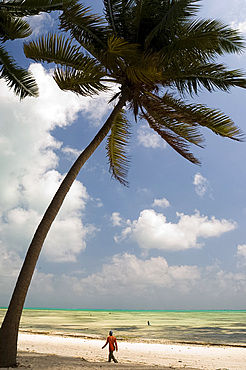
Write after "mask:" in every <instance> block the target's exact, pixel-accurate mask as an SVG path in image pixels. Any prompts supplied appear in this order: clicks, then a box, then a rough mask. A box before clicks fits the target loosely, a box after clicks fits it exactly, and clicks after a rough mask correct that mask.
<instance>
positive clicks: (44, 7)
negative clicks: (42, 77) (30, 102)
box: [0, 0, 64, 99]
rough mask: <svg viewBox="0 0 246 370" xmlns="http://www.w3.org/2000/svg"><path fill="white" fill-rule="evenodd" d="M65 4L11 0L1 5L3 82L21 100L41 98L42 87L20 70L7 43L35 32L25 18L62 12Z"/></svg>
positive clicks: (50, 0) (47, 0) (0, 65)
mask: <svg viewBox="0 0 246 370" xmlns="http://www.w3.org/2000/svg"><path fill="white" fill-rule="evenodd" d="M63 4H64V1H62V0H25V1H23V0H11V1H3V2H2V1H0V78H3V79H4V80H5V81H6V83H7V85H8V86H9V87H10V88H13V90H14V92H15V94H16V95H18V96H20V99H23V98H25V97H26V96H34V97H37V96H38V86H37V84H36V82H35V79H34V77H33V76H32V74H31V73H30V72H29V71H27V70H26V69H24V68H22V67H20V66H19V65H18V64H17V63H16V62H15V60H14V58H13V57H12V56H11V55H10V54H9V53H8V51H7V50H6V47H5V43H6V41H8V40H16V39H22V38H25V37H28V36H30V35H31V33H32V30H31V28H30V26H29V24H28V22H27V21H26V20H25V19H23V17H25V16H28V15H36V14H39V13H40V12H50V11H52V10H61V9H62V7H63Z"/></svg>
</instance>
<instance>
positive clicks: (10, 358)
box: [0, 94, 127, 367]
mask: <svg viewBox="0 0 246 370" xmlns="http://www.w3.org/2000/svg"><path fill="white" fill-rule="evenodd" d="M126 100H127V98H126V96H124V94H123V95H122V97H121V98H120V99H119V101H118V103H117V105H116V106H115V108H114V109H113V111H112V113H111V114H110V116H109V118H108V119H107V121H106V122H105V124H104V125H103V127H102V128H101V129H100V130H99V132H98V133H97V135H96V136H95V137H94V139H93V140H92V141H91V143H90V144H89V145H88V146H87V147H86V149H85V150H84V151H83V152H82V153H81V154H80V156H79V157H78V158H77V160H76V161H75V163H74V164H73V166H72V167H71V169H70V170H69V172H68V173H67V175H66V177H65V178H64V180H63V181H62V183H61V185H60V187H59V189H58V191H57V192H56V194H55V196H54V198H53V199H52V201H51V203H50V205H49V207H48V208H47V210H46V212H45V214H44V216H43V218H42V220H41V222H40V224H39V226H38V228H37V230H36V232H35V234H34V237H33V239H32V242H31V244H30V247H29V249H28V252H27V255H26V258H25V260H24V263H23V266H22V269H21V271H20V274H19V277H18V280H17V283H16V286H15V289H14V292H13V295H12V298H11V301H10V304H9V307H8V310H7V312H6V315H5V318H4V321H3V323H2V327H1V329H0V367H14V366H16V355H17V341H18V330H19V323H20V318H21V314H22V310H23V307H24V303H25V299H26V295H27V291H28V288H29V285H30V283H31V280H32V276H33V273H34V270H35V266H36V263H37V260H38V257H39V254H40V252H41V249H42V246H43V243H44V240H45V238H46V236H47V234H48V232H49V229H50V227H51V225H52V223H53V221H54V219H55V217H56V215H57V214H58V212H59V210H60V208H61V206H62V203H63V201H64V199H65V197H66V194H67V193H68V191H69V189H70V187H71V185H72V184H73V182H74V181H75V179H76V177H77V175H78V173H79V171H80V169H81V168H82V166H83V165H84V163H85V162H86V161H87V160H88V159H89V158H90V156H91V155H92V154H93V153H94V151H95V150H96V148H97V147H98V146H99V144H100V143H101V142H102V141H103V139H104V138H105V137H106V136H107V134H108V132H109V131H110V128H111V127H112V125H113V122H114V120H115V118H116V117H117V115H118V114H119V112H120V110H121V109H122V108H123V106H124V104H125V103H126Z"/></svg>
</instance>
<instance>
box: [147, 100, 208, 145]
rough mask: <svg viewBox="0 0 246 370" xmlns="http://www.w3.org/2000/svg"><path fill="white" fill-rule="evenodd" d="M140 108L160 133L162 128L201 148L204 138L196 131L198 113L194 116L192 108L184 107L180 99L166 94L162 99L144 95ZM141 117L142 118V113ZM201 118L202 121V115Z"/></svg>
mask: <svg viewBox="0 0 246 370" xmlns="http://www.w3.org/2000/svg"><path fill="white" fill-rule="evenodd" d="M142 106H143V107H144V108H145V110H146V112H147V114H148V116H149V117H152V118H153V119H154V121H155V122H156V126H157V127H159V130H160V131H161V130H162V129H163V128H164V130H168V131H169V132H170V131H172V132H173V133H174V134H175V135H176V136H178V137H180V138H183V139H184V140H186V141H187V142H190V143H192V144H195V145H197V146H200V147H202V142H203V141H204V138H203V135H202V134H201V133H200V131H199V129H198V122H197V120H198V117H199V112H197V114H196V115H195V114H194V111H193V109H192V108H194V107H193V106H189V105H186V104H185V103H184V102H182V101H181V100H180V99H175V98H174V97H172V96H171V95H169V94H167V93H166V94H165V95H164V96H163V97H162V98H160V97H158V96H156V95H154V94H148V95H147V94H146V96H143V97H142ZM195 107H196V106H195ZM194 110H195V108H194ZM142 116H143V117H144V113H143V115H142ZM201 118H203V119H204V114H202V113H201V114H200V119H201Z"/></svg>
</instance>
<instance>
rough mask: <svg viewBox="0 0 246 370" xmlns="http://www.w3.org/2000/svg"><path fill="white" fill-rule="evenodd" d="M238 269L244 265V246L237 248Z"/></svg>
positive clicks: (245, 245) (245, 248) (245, 249)
mask: <svg viewBox="0 0 246 370" xmlns="http://www.w3.org/2000/svg"><path fill="white" fill-rule="evenodd" d="M237 257H238V260H239V262H238V267H241V266H245V265H246V244H242V245H238V246H237Z"/></svg>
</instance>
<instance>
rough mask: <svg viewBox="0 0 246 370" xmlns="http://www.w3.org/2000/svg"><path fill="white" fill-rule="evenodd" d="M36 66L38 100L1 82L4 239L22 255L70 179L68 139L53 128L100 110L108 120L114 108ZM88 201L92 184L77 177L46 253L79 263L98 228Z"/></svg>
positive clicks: (1, 226)
mask: <svg viewBox="0 0 246 370" xmlns="http://www.w3.org/2000/svg"><path fill="white" fill-rule="evenodd" d="M30 69H31V71H32V72H33V74H34V75H35V77H36V80H37V83H38V85H39V91H40V96H39V97H38V98H37V99H34V98H26V99H24V100H23V101H21V102H20V101H19V98H18V97H16V96H15V95H14V94H13V92H11V91H9V89H8V88H7V87H6V84H5V83H4V81H0V87H1V88H0V111H1V121H0V143H1V144H2V145H0V165H1V177H0V188H1V192H0V216H1V217H0V230H1V241H2V245H3V247H6V248H8V251H11V250H13V251H15V252H16V253H20V254H21V255H23V253H24V252H25V251H26V250H27V247H28V245H29V242H30V241H31V237H32V235H33V233H34V231H35V228H36V227H37V225H38V223H39V221H40V220H41V217H42V215H43V212H44V211H45V209H46V207H47V206H48V204H49V203H50V201H51V199H52V197H53V196H54V194H55V192H56V190H57V189H58V187H59V185H60V183H61V181H62V179H63V177H64V175H62V174H60V173H59V172H58V171H57V169H56V168H57V166H58V163H59V158H58V156H57V155H56V153H55V151H57V150H62V149H63V148H62V143H61V142H58V141H57V140H56V139H55V138H54V137H53V136H52V131H53V130H54V129H55V128H56V127H65V126H68V125H71V124H72V123H73V121H74V120H75V119H76V118H77V116H78V114H79V113H80V112H82V113H83V114H89V112H90V111H91V110H93V111H95V110H96V111H97V116H98V117H97V118H98V119H102V117H103V116H104V114H105V112H106V111H107V109H108V106H107V104H106V101H105V100H104V103H105V104H104V107H102V105H101V106H100V109H98V104H97V99H94V100H93V101H92V100H91V99H90V98H80V97H78V96H76V95H75V94H73V93H70V92H66V93H65V92H63V91H61V90H60V89H59V88H58V87H57V85H56V83H55V82H54V80H53V78H52V76H51V74H50V72H47V71H45V69H44V68H43V67H42V66H41V65H39V64H33V65H31V67H30ZM100 99H101V100H102V99H103V98H102V97H100ZM95 107H96V109H95ZM65 151H67V149H66V148H65ZM69 151H70V153H71V152H74V150H72V149H69ZM88 200H89V196H88V194H87V190H86V188H85V187H84V186H83V185H82V184H81V183H80V182H79V181H75V183H74V184H73V186H72V187H71V190H70V192H69V194H68V196H67V198H66V200H65V202H64V204H63V206H62V209H61V211H60V212H59V215H58V217H57V219H56V221H55V224H54V226H53V227H52V229H51V230H50V232H49V235H48V237H47V240H46V243H45V247H44V251H43V253H42V256H44V257H46V258H47V259H49V260H51V259H53V260H56V261H63V262H64V261H74V260H75V259H76V256H77V255H78V254H79V253H80V252H81V251H82V250H84V249H85V247H86V237H87V236H88V235H89V234H91V233H92V232H94V231H95V229H94V228H93V226H91V225H84V224H83V222H82V219H81V217H82V211H83V210H84V209H85V206H86V203H87V201H88ZM56 243H57V244H56ZM58 245H59V248H57V246H58Z"/></svg>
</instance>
